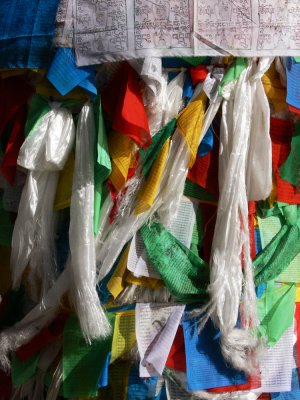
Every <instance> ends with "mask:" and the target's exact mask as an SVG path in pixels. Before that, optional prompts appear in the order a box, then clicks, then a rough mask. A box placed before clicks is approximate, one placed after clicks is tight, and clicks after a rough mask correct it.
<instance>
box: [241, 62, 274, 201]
mask: <svg viewBox="0 0 300 400" xmlns="http://www.w3.org/2000/svg"><path fill="white" fill-rule="evenodd" d="M273 60H274V57H265V58H261V59H260V60H259V63H258V67H257V70H256V72H255V74H254V75H253V76H252V77H251V79H250V82H251V92H252V95H251V101H252V114H251V115H252V118H251V132H250V142H249V151H248V159H247V170H246V185H247V197H248V200H255V201H258V200H265V199H266V198H267V197H268V196H269V195H270V193H271V190H272V143H271V138H270V107H269V102H268V98H267V96H266V93H265V90H264V87H263V83H262V81H261V78H262V76H263V75H264V73H265V72H266V71H267V70H268V69H269V68H270V66H271V64H272V62H273Z"/></svg>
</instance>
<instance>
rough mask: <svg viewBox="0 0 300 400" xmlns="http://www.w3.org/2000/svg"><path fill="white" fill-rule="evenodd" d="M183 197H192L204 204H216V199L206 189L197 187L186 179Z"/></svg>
mask: <svg viewBox="0 0 300 400" xmlns="http://www.w3.org/2000/svg"><path fill="white" fill-rule="evenodd" d="M183 194H184V196H187V197H193V198H194V199H198V200H200V201H202V202H205V203H217V202H218V198H217V197H216V196H214V195H212V194H210V193H209V192H208V191H207V190H206V189H204V188H203V187H201V186H199V185H197V183H195V182H193V181H190V180H189V179H187V180H186V181H185V186H184V192H183Z"/></svg>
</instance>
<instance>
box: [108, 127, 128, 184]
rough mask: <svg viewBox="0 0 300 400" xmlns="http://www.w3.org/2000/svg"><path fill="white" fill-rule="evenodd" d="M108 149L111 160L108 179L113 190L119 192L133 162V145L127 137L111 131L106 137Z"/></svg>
mask: <svg viewBox="0 0 300 400" xmlns="http://www.w3.org/2000/svg"><path fill="white" fill-rule="evenodd" d="M108 148H109V154H110V156H111V158H112V163H111V164H112V171H111V174H110V177H109V179H110V180H111V182H112V184H113V185H114V187H115V189H116V190H118V191H120V190H121V189H122V188H123V187H124V185H125V183H126V180H127V175H128V170H129V168H130V166H131V164H132V161H133V149H134V143H133V141H132V140H131V139H130V137H129V136H127V135H122V134H121V133H118V132H115V131H112V132H110V134H109V135H108Z"/></svg>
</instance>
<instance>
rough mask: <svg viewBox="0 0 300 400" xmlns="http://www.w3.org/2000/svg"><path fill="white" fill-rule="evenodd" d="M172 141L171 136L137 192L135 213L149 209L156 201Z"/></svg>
mask: <svg viewBox="0 0 300 400" xmlns="http://www.w3.org/2000/svg"><path fill="white" fill-rule="evenodd" d="M170 141H171V138H169V139H168V140H167V141H166V142H165V143H164V145H163V147H162V148H161V150H160V152H159V154H158V156H157V158H156V160H155V161H154V164H153V166H152V168H151V171H150V173H149V176H148V178H147V180H146V182H145V183H144V185H143V186H142V188H141V189H140V190H139V192H138V193H137V198H138V201H137V205H136V207H135V210H134V212H135V214H140V213H142V212H145V211H147V210H149V209H150V208H151V207H152V204H153V202H154V199H155V196H156V193H157V190H158V187H159V184H160V180H161V176H162V173H163V170H164V167H165V165H166V161H167V157H168V153H169V148H170Z"/></svg>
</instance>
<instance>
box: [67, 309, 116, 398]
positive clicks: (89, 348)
mask: <svg viewBox="0 0 300 400" xmlns="http://www.w3.org/2000/svg"><path fill="white" fill-rule="evenodd" d="M108 318H109V321H110V323H111V325H112V326H114V318H115V316H114V314H108ZM111 344H112V336H109V337H108V338H106V339H97V340H93V341H92V343H91V344H90V345H89V344H87V343H86V341H85V339H84V336H83V335H82V332H81V329H80V325H79V322H78V319H77V317H76V316H75V315H71V316H70V317H69V319H68V320H67V322H66V325H65V329H64V335H63V392H64V397H67V398H68V397H94V396H96V395H97V384H98V380H99V377H100V375H101V372H102V369H103V367H104V365H105V361H106V357H107V355H108V353H109V352H110V351H111Z"/></svg>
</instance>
